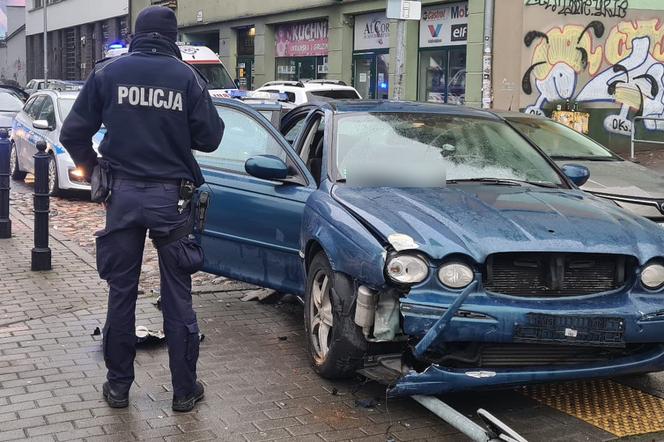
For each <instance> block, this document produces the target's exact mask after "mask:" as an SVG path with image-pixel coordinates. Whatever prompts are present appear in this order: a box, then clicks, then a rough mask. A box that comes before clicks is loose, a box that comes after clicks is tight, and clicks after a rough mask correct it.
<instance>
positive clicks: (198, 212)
mask: <svg viewBox="0 0 664 442" xmlns="http://www.w3.org/2000/svg"><path fill="white" fill-rule="evenodd" d="M194 200H195V201H196V205H195V207H194V208H193V209H192V211H191V215H190V216H189V219H188V220H187V223H186V224H184V225H183V226H181V227H179V228H177V229H175V230H173V231H172V232H171V233H170V234H169V235H168V236H164V237H160V238H154V239H153V240H152V243H153V244H154V246H155V247H156V248H157V249H159V248H161V247H164V246H167V245H169V244H171V243H174V242H175V241H179V240H181V239H182V238H185V237H187V236H189V235H192V234H194V232H196V233H202V232H203V228H204V227H205V220H206V218H207V209H208V205H209V202H210V194H209V193H207V192H201V193H200V194H199V195H198V198H196V199H194Z"/></svg>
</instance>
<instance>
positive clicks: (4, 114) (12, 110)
mask: <svg viewBox="0 0 664 442" xmlns="http://www.w3.org/2000/svg"><path fill="white" fill-rule="evenodd" d="M22 107H23V102H22V101H21V99H20V98H19V97H18V96H17V95H16V94H15V93H13V92H12V91H10V90H7V89H2V88H0V129H7V130H9V134H10V135H11V130H12V121H13V120H14V117H15V116H16V114H18V113H19V112H20V111H21V108H22Z"/></svg>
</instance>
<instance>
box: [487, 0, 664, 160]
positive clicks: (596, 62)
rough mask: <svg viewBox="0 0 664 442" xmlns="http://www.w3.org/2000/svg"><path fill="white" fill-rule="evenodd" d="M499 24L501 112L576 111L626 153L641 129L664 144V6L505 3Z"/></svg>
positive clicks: (639, 0)
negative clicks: (635, 131) (634, 132)
mask: <svg viewBox="0 0 664 442" xmlns="http://www.w3.org/2000/svg"><path fill="white" fill-rule="evenodd" d="M494 22H495V28H494V42H495V43H494V53H495V54H501V56H500V57H496V60H495V63H494V70H493V74H494V75H493V80H494V84H493V90H494V94H495V100H494V106H495V107H496V108H500V109H508V108H511V109H513V110H521V111H524V112H527V113H532V114H544V115H547V116H551V115H552V113H554V112H555V111H556V110H557V109H558V108H559V107H560V108H561V109H563V110H565V109H566V108H567V107H570V108H571V109H573V110H577V111H578V113H580V114H586V115H587V116H588V121H587V124H588V128H587V129H588V132H589V134H590V135H591V136H592V137H593V138H595V139H597V140H599V141H600V142H602V143H603V144H605V145H607V146H609V147H611V148H613V149H614V150H617V151H619V152H620V153H625V152H627V151H628V149H629V144H630V137H631V134H632V127H633V125H634V127H635V129H636V130H637V137H638V138H643V139H654V140H656V139H664V121H657V120H655V119H664V1H662V0H603V1H592V2H590V1H587V2H578V1H572V0H500V1H498V2H497V4H496V13H495V21H494ZM642 117H647V118H649V119H648V120H640V118H642ZM635 119H636V120H635ZM635 121H636V122H635Z"/></svg>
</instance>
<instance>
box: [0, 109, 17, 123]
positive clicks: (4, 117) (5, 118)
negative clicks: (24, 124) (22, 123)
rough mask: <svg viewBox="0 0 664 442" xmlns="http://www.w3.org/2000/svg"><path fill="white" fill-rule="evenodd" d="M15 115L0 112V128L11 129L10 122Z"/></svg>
mask: <svg viewBox="0 0 664 442" xmlns="http://www.w3.org/2000/svg"><path fill="white" fill-rule="evenodd" d="M17 113H18V112H4V111H0V127H12V121H13V120H14V117H15V116H16V114H17Z"/></svg>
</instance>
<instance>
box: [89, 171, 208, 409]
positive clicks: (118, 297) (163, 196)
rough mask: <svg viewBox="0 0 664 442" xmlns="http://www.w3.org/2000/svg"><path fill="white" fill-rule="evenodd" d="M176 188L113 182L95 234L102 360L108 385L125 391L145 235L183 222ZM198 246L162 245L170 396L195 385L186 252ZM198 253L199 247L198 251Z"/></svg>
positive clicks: (195, 341)
mask: <svg viewBox="0 0 664 442" xmlns="http://www.w3.org/2000/svg"><path fill="white" fill-rule="evenodd" d="M178 199H179V186H178V185H176V184H165V183H156V182H141V181H134V180H128V179H123V178H117V179H115V181H114V183H113V191H112V194H111V197H110V199H109V202H108V206H107V213H106V228H105V229H104V230H103V231H101V232H98V233H97V269H98V271H99V275H100V276H101V278H102V279H104V280H106V281H107V282H108V284H109V288H110V293H109V298H108V314H107V317H106V325H105V327H104V341H103V345H104V359H105V361H106V368H107V369H108V381H109V382H110V383H111V385H112V387H113V388H114V389H116V390H117V391H120V392H129V388H130V387H131V384H132V383H133V381H134V358H135V356H136V349H135V344H136V333H135V328H136V324H135V322H136V298H137V296H138V282H139V277H140V274H141V264H142V261H143V248H144V245H145V235H146V232H147V231H148V230H149V231H150V237H151V238H159V237H165V236H168V234H169V233H170V232H172V231H173V230H175V229H177V228H179V227H181V226H183V225H184V224H185V223H187V221H188V217H189V209H188V210H185V212H184V213H183V214H179V213H178V211H177V203H178ZM192 247H197V246H196V245H195V243H194V242H193V240H192V239H189V238H183V239H181V240H179V241H176V242H173V243H171V244H168V245H166V246H164V247H161V248H160V249H159V250H158V251H159V271H160V273H161V306H162V312H163V315H164V332H165V333H166V340H167V342H168V355H169V358H170V368H171V376H172V381H173V392H174V394H175V395H176V396H178V397H183V396H187V395H189V394H190V393H191V392H192V391H194V385H195V383H196V362H197V360H198V347H199V329H198V324H197V321H196V313H194V309H193V307H192V300H191V273H193V270H192V269H191V268H190V267H191V254H188V250H191V248H192ZM199 250H200V249H199Z"/></svg>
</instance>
